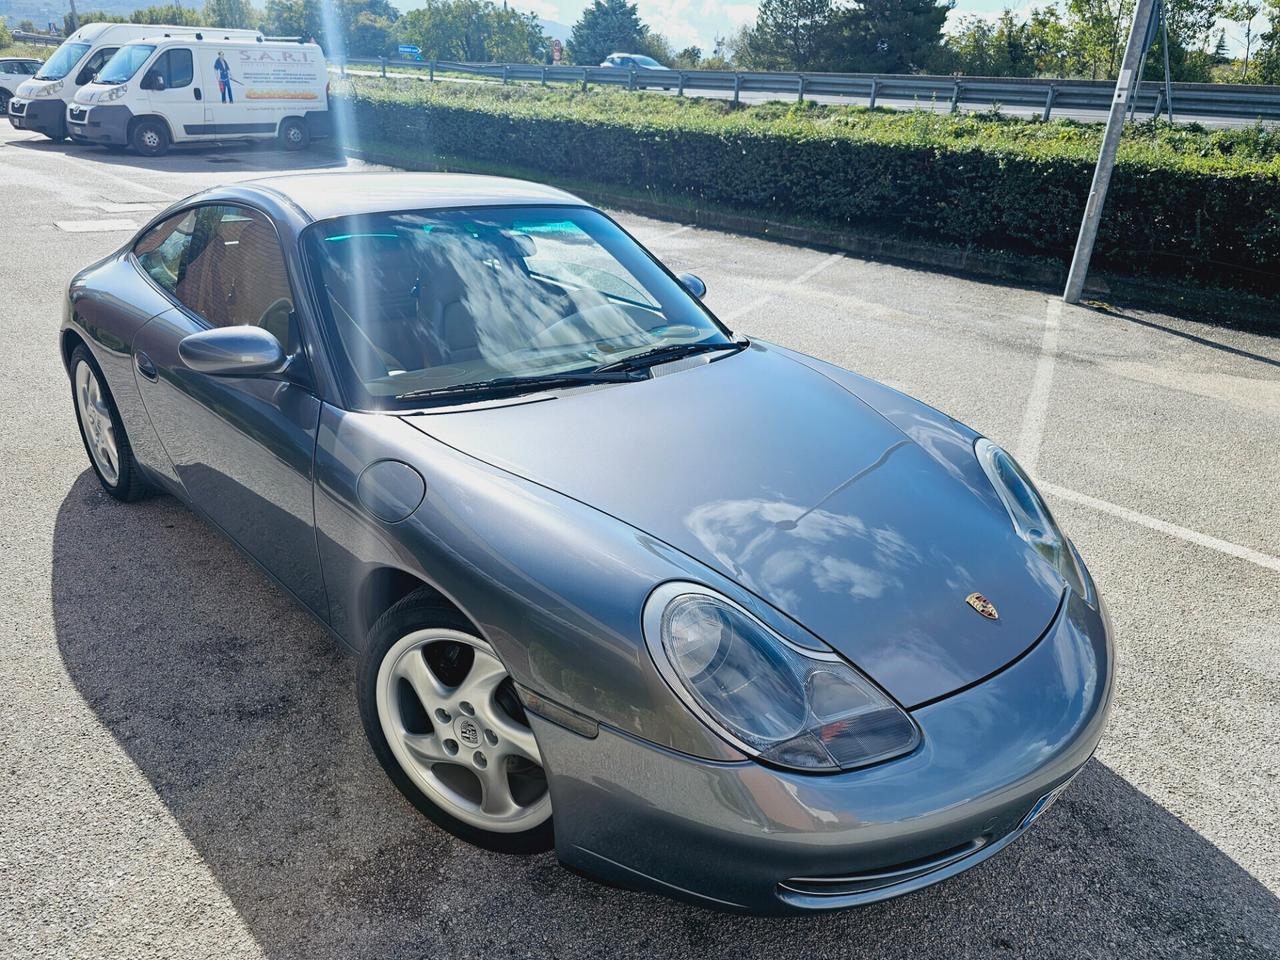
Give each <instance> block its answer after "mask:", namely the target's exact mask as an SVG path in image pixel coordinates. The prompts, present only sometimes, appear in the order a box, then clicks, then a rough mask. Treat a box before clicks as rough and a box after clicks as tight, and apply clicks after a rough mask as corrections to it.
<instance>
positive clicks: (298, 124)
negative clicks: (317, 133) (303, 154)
mask: <svg viewBox="0 0 1280 960" xmlns="http://www.w3.org/2000/svg"><path fill="white" fill-rule="evenodd" d="M280 146H282V147H283V148H284V149H286V150H289V151H294V150H305V149H307V147H309V146H311V131H310V130H308V129H307V125H306V124H305V123H304V122H303V121H301V120H299V119H298V118H297V117H286V118H285V119H284V120H281V121H280Z"/></svg>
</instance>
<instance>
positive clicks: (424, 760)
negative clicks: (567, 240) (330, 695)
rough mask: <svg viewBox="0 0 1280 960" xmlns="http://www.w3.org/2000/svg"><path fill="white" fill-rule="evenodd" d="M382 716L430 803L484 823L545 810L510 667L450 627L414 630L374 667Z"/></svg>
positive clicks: (489, 826)
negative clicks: (376, 670) (448, 628)
mask: <svg viewBox="0 0 1280 960" xmlns="http://www.w3.org/2000/svg"><path fill="white" fill-rule="evenodd" d="M377 706H378V720H379V723H380V724H381V726H382V731H383V734H384V735H385V736H386V739H387V743H388V744H389V745H390V747H391V750H392V752H393V753H394V754H395V757H396V759H397V761H398V762H399V764H400V766H401V768H402V769H403V770H404V772H405V773H406V774H407V775H408V776H409V778H410V779H411V780H412V781H413V782H414V784H415V785H416V786H417V787H418V788H419V789H420V790H422V792H423V793H425V794H426V795H427V796H428V797H429V798H430V799H431V800H432V801H433V802H434V803H436V804H437V805H438V806H440V807H441V808H442V809H443V810H445V811H446V812H447V813H449V814H451V815H452V816H454V817H456V818H458V819H459V820H461V821H463V822H464V823H468V824H471V825H472V826H475V827H478V828H480V829H482V830H492V831H495V832H500V833H516V832H520V831H524V830H530V829H532V828H534V827H537V826H539V825H541V824H542V823H545V822H546V820H547V819H548V818H549V817H550V816H551V798H550V795H549V793H548V790H547V781H546V774H545V772H544V771H543V768H542V757H541V754H540V753H539V752H538V744H537V741H536V740H535V739H534V736H533V730H532V729H530V727H529V724H528V721H527V718H526V717H525V715H524V711H523V708H522V707H521V705H520V701H519V699H518V698H517V697H516V694H515V688H514V684H513V682H512V680H511V679H510V676H509V675H508V673H507V669H506V667H504V666H503V665H502V661H501V660H499V659H498V656H497V654H496V653H494V651H493V648H492V647H490V646H489V645H488V644H487V643H486V642H485V641H483V640H481V639H480V638H478V637H474V636H471V635H469V634H466V633H462V632H459V631H456V630H447V629H428V630H417V631H414V632H412V633H410V634H408V635H407V636H405V637H403V638H401V639H400V640H399V641H397V642H396V644H395V645H394V646H393V647H392V648H391V649H390V650H389V651H387V655H386V656H385V657H384V658H383V660H382V663H381V665H380V666H379V669H378V679H377Z"/></svg>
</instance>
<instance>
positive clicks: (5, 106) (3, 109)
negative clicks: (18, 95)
mask: <svg viewBox="0 0 1280 960" xmlns="http://www.w3.org/2000/svg"><path fill="white" fill-rule="evenodd" d="M11 98H12V95H11V94H10V93H9V91H8V90H0V113H3V114H5V115H6V116H7V115H8V113H9V100H10V99H11Z"/></svg>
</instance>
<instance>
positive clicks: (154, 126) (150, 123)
mask: <svg viewBox="0 0 1280 960" xmlns="http://www.w3.org/2000/svg"><path fill="white" fill-rule="evenodd" d="M129 145H130V146H132V147H133V149H135V150H137V151H138V152H139V153H140V154H142V155H143V156H144V157H159V156H163V155H164V154H165V153H167V152H168V150H169V128H168V127H166V126H165V125H164V124H163V123H161V122H160V121H159V120H141V121H139V122H138V124H137V125H136V126H134V128H133V133H132V135H130V137H129Z"/></svg>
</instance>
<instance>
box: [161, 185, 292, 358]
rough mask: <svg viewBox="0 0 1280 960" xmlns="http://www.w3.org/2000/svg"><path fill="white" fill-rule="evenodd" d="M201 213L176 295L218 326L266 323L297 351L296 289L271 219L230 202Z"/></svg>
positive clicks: (289, 348) (288, 347)
mask: <svg viewBox="0 0 1280 960" xmlns="http://www.w3.org/2000/svg"><path fill="white" fill-rule="evenodd" d="M198 213H199V219H198V221H197V223H196V229H195V238H194V240H193V242H192V244H191V249H190V254H189V256H188V257H187V263H186V265H185V269H184V270H183V272H182V277H181V279H180V281H179V282H178V284H177V286H176V287H175V289H174V296H176V297H177V298H178V299H179V300H180V301H182V303H183V304H184V305H185V306H186V307H187V308H188V309H189V310H191V312H193V313H195V314H198V315H199V316H201V317H203V318H204V319H205V320H207V321H208V322H209V323H210V324H212V325H213V326H215V327H231V326H237V325H242V324H244V325H249V326H254V327H262V328H263V329H264V330H267V331H268V332H269V333H271V334H272V335H274V336H275V338H276V339H277V340H279V341H280V345H281V346H282V347H283V348H284V349H285V351H286V352H292V350H293V348H294V347H295V346H296V344H295V343H294V341H295V340H296V336H295V333H294V326H293V323H292V315H293V292H292V290H291V289H290V287H289V275H288V272H287V270H286V268H285V262H284V253H283V251H282V250H281V249H280V241H279V239H278V238H277V236H276V230H275V227H274V226H273V225H272V223H271V221H270V220H269V219H267V217H266V216H265V215H264V214H262V213H259V212H258V211H257V210H252V209H249V208H248V207H238V206H231V205H219V206H208V207H201V208H200V209H199V211H198Z"/></svg>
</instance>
